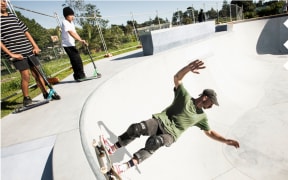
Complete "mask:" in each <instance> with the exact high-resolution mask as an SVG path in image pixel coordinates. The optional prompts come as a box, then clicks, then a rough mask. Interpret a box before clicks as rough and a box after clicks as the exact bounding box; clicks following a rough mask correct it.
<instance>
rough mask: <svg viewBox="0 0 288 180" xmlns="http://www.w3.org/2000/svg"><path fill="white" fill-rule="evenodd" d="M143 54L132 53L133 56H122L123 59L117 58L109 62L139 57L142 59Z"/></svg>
mask: <svg viewBox="0 0 288 180" xmlns="http://www.w3.org/2000/svg"><path fill="white" fill-rule="evenodd" d="M143 56H144V55H143V52H142V51H141V52H137V53H134V54H130V55H127V56H123V57H119V58H116V59H112V60H111V61H119V60H127V59H130V58H139V57H143Z"/></svg>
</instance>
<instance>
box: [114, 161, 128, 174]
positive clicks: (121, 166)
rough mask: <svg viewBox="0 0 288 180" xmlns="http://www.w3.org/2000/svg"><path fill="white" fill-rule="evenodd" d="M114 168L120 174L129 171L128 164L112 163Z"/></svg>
mask: <svg viewBox="0 0 288 180" xmlns="http://www.w3.org/2000/svg"><path fill="white" fill-rule="evenodd" d="M112 168H113V170H114V171H115V172H116V173H117V174H118V175H120V174H122V173H124V172H126V171H127V169H128V165H127V164H119V163H114V164H113V165H112Z"/></svg>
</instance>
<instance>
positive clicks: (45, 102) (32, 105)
mask: <svg viewBox="0 0 288 180" xmlns="http://www.w3.org/2000/svg"><path fill="white" fill-rule="evenodd" d="M47 103H49V100H47V99H45V100H42V101H32V104H29V105H27V106H23V105H20V106H19V107H17V108H16V109H15V110H14V112H13V113H14V114H16V113H20V112H22V111H26V110H29V109H32V108H35V107H38V106H41V105H43V104H47Z"/></svg>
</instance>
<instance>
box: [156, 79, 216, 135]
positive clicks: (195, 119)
mask: <svg viewBox="0 0 288 180" xmlns="http://www.w3.org/2000/svg"><path fill="white" fill-rule="evenodd" d="M174 94H175V97H174V100H173V103H172V104H171V105H170V106H169V107H167V108H166V109H165V110H163V111H162V112H161V113H158V114H153V117H154V118H156V119H159V120H161V121H162V125H163V127H164V129H165V130H166V131H167V132H168V133H169V134H171V135H172V136H173V137H174V139H175V141H176V140H177V139H178V138H179V137H180V135H181V134H182V133H183V132H184V131H185V130H186V129H187V128H189V127H192V126H197V127H199V128H200V129H202V130H205V131H208V130H210V127H209V124H208V119H207V116H206V114H205V113H204V112H203V110H202V109H197V108H196V106H195V104H194V102H193V100H192V98H191V96H190V94H189V93H188V92H187V90H186V89H185V88H184V86H183V84H181V85H179V86H178V88H177V89H174Z"/></svg>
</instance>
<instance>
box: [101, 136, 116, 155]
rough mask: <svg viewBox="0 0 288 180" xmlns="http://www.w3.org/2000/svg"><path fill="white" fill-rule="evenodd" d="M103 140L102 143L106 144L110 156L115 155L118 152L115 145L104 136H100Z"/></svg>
mask: <svg viewBox="0 0 288 180" xmlns="http://www.w3.org/2000/svg"><path fill="white" fill-rule="evenodd" d="M100 138H101V141H102V142H103V144H104V148H105V149H106V150H107V152H108V154H110V155H111V154H114V153H115V151H116V148H115V147H114V145H113V144H112V143H111V142H109V140H108V139H106V138H105V137H104V136H103V135H101V136H100Z"/></svg>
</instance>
